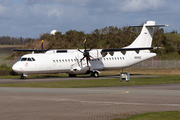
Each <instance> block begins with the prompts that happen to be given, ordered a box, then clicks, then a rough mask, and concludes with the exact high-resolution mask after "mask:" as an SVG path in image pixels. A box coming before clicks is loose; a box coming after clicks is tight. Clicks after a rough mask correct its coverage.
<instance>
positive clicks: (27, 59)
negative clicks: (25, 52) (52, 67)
mask: <svg viewBox="0 0 180 120" xmlns="http://www.w3.org/2000/svg"><path fill="white" fill-rule="evenodd" d="M19 61H35V59H34V58H33V57H32V58H20V59H19Z"/></svg>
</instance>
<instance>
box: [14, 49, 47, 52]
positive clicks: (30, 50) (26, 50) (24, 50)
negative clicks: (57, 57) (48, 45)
mask: <svg viewBox="0 0 180 120" xmlns="http://www.w3.org/2000/svg"><path fill="white" fill-rule="evenodd" d="M12 51H23V52H33V51H34V52H46V51H48V50H36V49H12Z"/></svg>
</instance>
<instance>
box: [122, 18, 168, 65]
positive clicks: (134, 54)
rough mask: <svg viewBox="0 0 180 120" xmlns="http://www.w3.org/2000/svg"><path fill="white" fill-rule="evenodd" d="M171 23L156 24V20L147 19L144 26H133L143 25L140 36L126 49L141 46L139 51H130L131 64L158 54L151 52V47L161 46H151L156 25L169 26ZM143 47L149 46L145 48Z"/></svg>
mask: <svg viewBox="0 0 180 120" xmlns="http://www.w3.org/2000/svg"><path fill="white" fill-rule="evenodd" d="M168 26H170V25H155V21H147V22H146V23H144V25H143V26H131V27H142V30H141V33H140V34H139V36H138V37H137V38H136V39H135V40H134V41H133V42H132V43H131V44H130V45H129V46H127V47H124V49H131V48H139V49H141V48H142V49H141V50H138V51H128V52H127V54H128V56H129V65H133V64H136V63H138V62H141V61H144V60H147V59H149V58H152V57H154V56H156V53H150V51H149V49H157V48H160V47H151V45H152V39H153V34H154V29H155V27H168ZM143 48H148V49H144V50H143Z"/></svg>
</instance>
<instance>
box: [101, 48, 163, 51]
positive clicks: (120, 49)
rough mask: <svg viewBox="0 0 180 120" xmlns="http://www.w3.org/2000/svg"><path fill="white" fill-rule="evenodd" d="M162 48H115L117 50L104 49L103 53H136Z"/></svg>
mask: <svg viewBox="0 0 180 120" xmlns="http://www.w3.org/2000/svg"><path fill="white" fill-rule="evenodd" d="M159 48H161V47H142V48H115V49H102V52H111V51H134V50H152V49H159Z"/></svg>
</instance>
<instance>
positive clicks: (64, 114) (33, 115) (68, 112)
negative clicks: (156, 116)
mask: <svg viewBox="0 0 180 120" xmlns="http://www.w3.org/2000/svg"><path fill="white" fill-rule="evenodd" d="M51 79H54V78H51ZM55 79H56V78H55ZM0 96H1V97H0V108H1V109H0V116H1V119H12V120H13V119H18V120H21V119H23V120H24V119H28V120H46V119H62V120H69V119H73V120H81V119H82V120H111V119H114V118H127V117H129V116H132V115H137V114H142V113H147V112H159V111H180V83H177V84H161V85H138V86H119V87H102V88H100V87H99V88H18V87H0Z"/></svg>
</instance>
